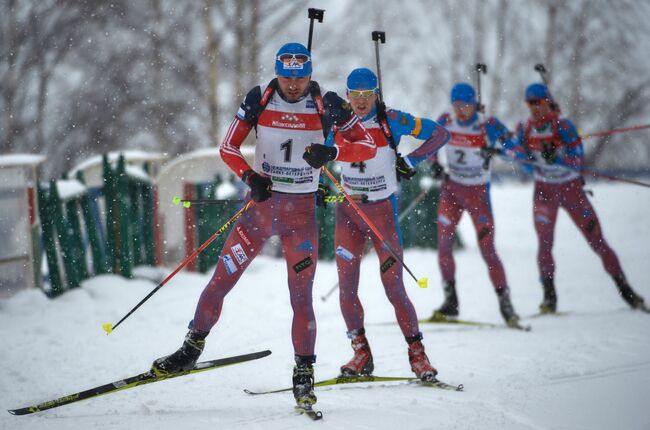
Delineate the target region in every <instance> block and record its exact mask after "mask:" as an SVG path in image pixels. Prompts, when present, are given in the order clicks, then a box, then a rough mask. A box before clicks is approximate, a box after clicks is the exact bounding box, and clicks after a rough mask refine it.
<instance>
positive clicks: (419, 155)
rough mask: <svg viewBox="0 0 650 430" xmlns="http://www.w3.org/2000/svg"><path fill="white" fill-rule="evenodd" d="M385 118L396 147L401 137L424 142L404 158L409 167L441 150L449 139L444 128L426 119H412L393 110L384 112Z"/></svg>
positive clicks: (406, 114) (408, 115) (410, 116)
mask: <svg viewBox="0 0 650 430" xmlns="http://www.w3.org/2000/svg"><path fill="white" fill-rule="evenodd" d="M386 117H387V118H388V125H389V127H390V129H391V131H392V133H393V139H394V140H395V144H396V145H399V142H400V139H401V138H402V136H406V135H410V136H413V137H415V138H416V139H419V140H423V141H424V142H423V143H422V144H421V145H420V146H418V147H417V148H415V149H414V150H413V151H412V152H411V153H410V154H408V155H407V156H406V157H404V159H405V160H406V162H407V164H408V165H409V166H410V167H415V166H416V165H418V164H419V163H421V162H422V161H424V160H427V159H428V158H429V157H431V156H432V155H433V154H435V153H436V152H437V151H438V150H439V149H440V148H442V147H443V146H444V145H445V144H446V143H447V141H449V138H450V137H451V135H450V134H449V132H448V131H447V129H446V128H444V127H443V126H441V125H440V124H438V123H436V122H435V121H432V120H430V119H427V118H419V117H414V116H413V115H411V114H410V113H406V112H401V111H398V110H393V109H391V110H388V112H386Z"/></svg>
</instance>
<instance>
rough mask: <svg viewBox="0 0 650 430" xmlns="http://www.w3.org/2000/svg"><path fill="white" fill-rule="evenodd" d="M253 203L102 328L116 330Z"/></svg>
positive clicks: (238, 212)
mask: <svg viewBox="0 0 650 430" xmlns="http://www.w3.org/2000/svg"><path fill="white" fill-rule="evenodd" d="M252 205H253V200H249V201H248V202H247V203H246V204H245V205H244V206H243V207H242V208H241V209H239V210H238V211H237V213H236V214H235V215H233V216H232V218H230V219H229V220H228V221H226V223H225V224H224V225H222V226H221V228H219V230H217V231H216V232H215V233H214V234H213V235H212V236H210V237H209V238H208V240H206V241H205V242H203V245H201V246H200V247H199V248H198V249H196V251H194V252H193V253H192V254H190V256H189V257H187V258H186V259H185V261H183V262H182V263H181V264H180V265H179V266H178V267H177V268H176V269H174V271H173V272H172V273H170V274H169V275H167V277H166V278H165V279H163V280H162V281H161V282H160V283H159V284H158V285H157V286H156V288H154V289H153V290H151V292H150V293H149V294H147V296H146V297H145V298H144V299H142V300H140V303H138V304H137V305H135V307H134V308H133V309H131V310H130V311H129V312H128V313H127V314H126V315H124V316H123V317H122V319H121V320H119V321H118V322H117V323H116V324H115V325H112V324H111V323H106V324H103V325H102V328H103V329H104V331H105V332H106V334H110V333H111V332H112V331H113V330H115V329H116V328H117V327H118V326H119V325H120V324H122V321H124V320H125V319H127V318H128V317H129V316H130V315H131V314H132V313H133V312H135V311H136V310H137V309H138V308H139V307H140V306H142V305H143V304H144V302H146V301H147V300H149V298H150V297H151V296H153V295H154V294H155V293H156V291H158V290H159V289H161V288H162V286H163V285H165V284H166V283H167V282H168V281H169V280H170V279H171V278H173V277H174V276H175V275H176V274H177V273H178V272H180V270H181V269H182V268H183V267H185V266H186V265H187V263H189V262H190V261H191V260H192V259H193V258H194V257H196V256H197V255H198V254H199V253H200V252H201V251H203V250H204V249H205V248H207V247H208V245H210V244H211V243H212V242H213V241H214V240H215V239H216V238H217V236H219V235H220V234H221V233H223V232H224V231H226V230H227V229H228V227H230V225H231V224H232V223H233V222H235V221H236V220H237V219H238V218H239V217H240V216H242V215H243V213H244V212H246V210H247V209H248V208H250V207H251V206H252Z"/></svg>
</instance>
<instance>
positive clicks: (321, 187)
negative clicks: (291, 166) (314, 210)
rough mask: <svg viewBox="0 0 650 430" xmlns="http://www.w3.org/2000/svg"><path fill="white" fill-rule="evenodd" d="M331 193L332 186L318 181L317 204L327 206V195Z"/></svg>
mask: <svg viewBox="0 0 650 430" xmlns="http://www.w3.org/2000/svg"><path fill="white" fill-rule="evenodd" d="M329 195H330V187H328V186H327V185H325V184H324V183H322V182H319V183H318V190H317V191H316V206H320V207H322V208H324V207H326V206H327V197H329Z"/></svg>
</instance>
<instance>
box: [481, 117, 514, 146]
mask: <svg viewBox="0 0 650 430" xmlns="http://www.w3.org/2000/svg"><path fill="white" fill-rule="evenodd" d="M485 134H486V135H487V138H488V146H489V147H490V148H494V147H495V146H496V144H497V142H500V143H501V145H502V146H503V143H504V142H505V141H506V140H508V139H509V138H510V136H511V133H510V130H508V127H506V126H505V125H504V124H503V123H502V122H501V121H499V120H498V119H497V118H495V117H490V118H488V120H487V122H486V123H485Z"/></svg>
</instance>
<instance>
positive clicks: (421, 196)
mask: <svg viewBox="0 0 650 430" xmlns="http://www.w3.org/2000/svg"><path fill="white" fill-rule="evenodd" d="M432 188H433V187H432V186H431V187H428V188H425V189H424V190H422V191H421V192H420V194H418V196H417V197H416V198H415V199H413V201H412V202H411V203H410V204H409V205H408V206H407V207H406V209H404V210H403V211H402V213H401V214H399V216H398V217H397V221H398V222H402V221H403V220H404V218H406V217H407V215H408V214H409V213H411V211H413V209H415V207H416V206H417V205H418V203H420V202H421V201H422V200H423V199H424V198H425V197H426V196H427V194H429V191H431V189H432ZM343 197H345V196H343ZM352 197H354V196H352ZM370 249H372V246H367V247H366V248H365V249H364V250H363V255H364V256H365V255H366V254H368V252H369V251H370ZM338 287H339V283H338V282H337V283H336V284H334V285H333V286H332V288H330V290H329V291H328V292H327V293H326V294H325V295H323V296H320V299H321V300H322V301H326V300H327V299H328V298H329V297H330V296H331V295H332V293H334V291H336V289H337V288H338Z"/></svg>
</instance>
